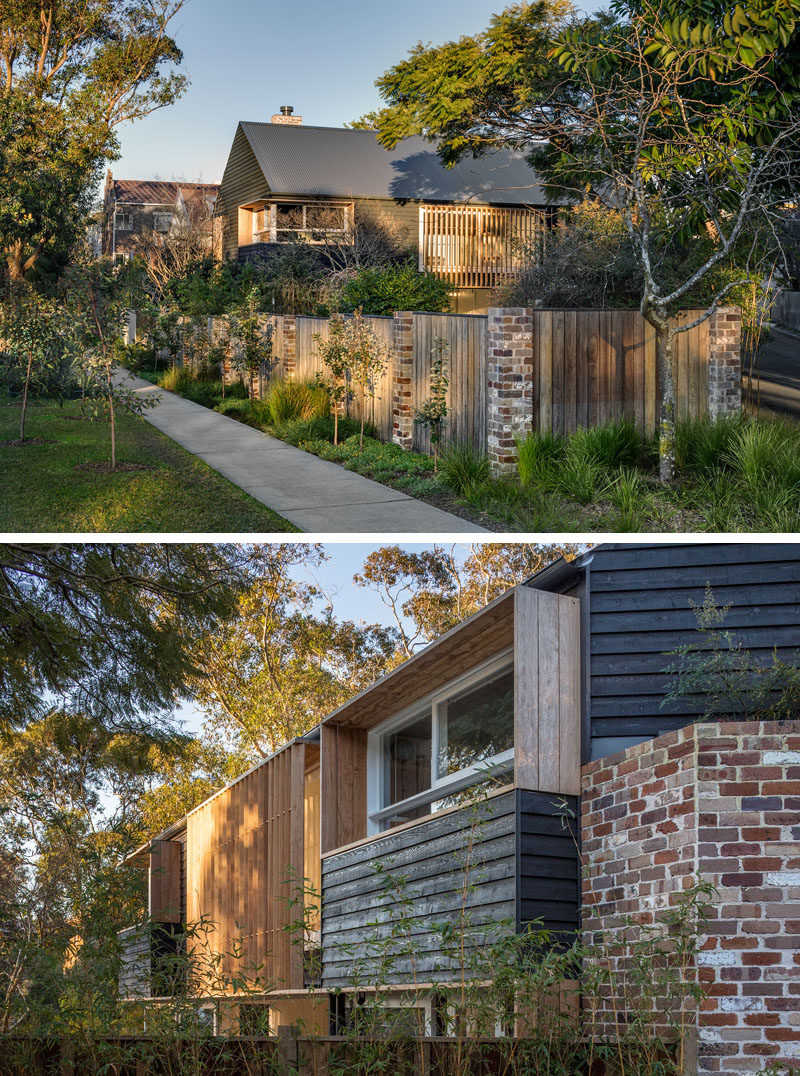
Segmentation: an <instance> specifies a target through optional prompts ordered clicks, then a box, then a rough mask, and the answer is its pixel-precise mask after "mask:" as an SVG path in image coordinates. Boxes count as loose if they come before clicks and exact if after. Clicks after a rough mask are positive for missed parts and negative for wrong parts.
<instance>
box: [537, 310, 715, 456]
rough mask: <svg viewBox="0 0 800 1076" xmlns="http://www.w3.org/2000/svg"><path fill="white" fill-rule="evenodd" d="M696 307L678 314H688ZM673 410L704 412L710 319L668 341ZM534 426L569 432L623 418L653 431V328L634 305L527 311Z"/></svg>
mask: <svg viewBox="0 0 800 1076" xmlns="http://www.w3.org/2000/svg"><path fill="white" fill-rule="evenodd" d="M700 313H701V311H698V310H687V311H684V312H682V313H681V314H679V315H677V318H678V319H680V320H683V321H693V320H694V319H695V318H696V317H698V316H699V314H700ZM673 349H674V350H673V361H674V371H675V417H676V418H677V419H684V418H691V417H696V416H702V415H705V414H707V413H708V349H709V341H708V322H707V321H705V322H702V323H701V324H700V325H698V326H696V327H695V328H694V329H689V330H687V331H686V332H683V333H679V334H678V335H677V336H676V337H675V338H674V342H673ZM533 368H534V369H533V414H532V416H531V417H532V426H533V428H534V429H538V430H542V431H545V430H552V431H553V432H554V433H571V432H572V431H573V430H575V429H577V428H578V427H579V426H594V425H601V424H602V423H604V422H608V421H611V420H612V419H620V418H629V419H632V420H633V421H634V422H636V424H637V425H638V426H640V427H641V428H643V429H644V430H645V432H646V433H647V434H648V435H650V436H654V435H655V432H656V426H657V423H658V411H659V403H658V401H659V384H658V375H657V370H656V340H655V331H654V330H653V328H652V326H651V325H649V324H648V323H647V322H646V321H645V320H644V318H643V317H642V315H641V314H640V313H639V311H638V310H536V309H535V310H534V311H533Z"/></svg>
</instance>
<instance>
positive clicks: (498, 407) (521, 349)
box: [486, 306, 533, 477]
mask: <svg viewBox="0 0 800 1076" xmlns="http://www.w3.org/2000/svg"><path fill="white" fill-rule="evenodd" d="M488 327H489V335H488V343H487V348H488V356H487V363H486V430H487V438H486V440H487V444H486V450H487V453H488V456H489V468H490V470H491V473H492V475H493V476H495V477H498V476H500V475H503V474H510V473H511V472H513V471H514V470H515V468H516V461H517V443H516V440H515V435H520V436H522V437H524V436H525V435H526V434H527V433H528V432H529V430H530V429H531V422H532V413H533V310H532V309H530V308H529V307H521V306H515V307H504V308H498V307H492V308H490V310H489V325H488Z"/></svg>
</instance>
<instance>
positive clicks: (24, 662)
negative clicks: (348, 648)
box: [0, 543, 251, 733]
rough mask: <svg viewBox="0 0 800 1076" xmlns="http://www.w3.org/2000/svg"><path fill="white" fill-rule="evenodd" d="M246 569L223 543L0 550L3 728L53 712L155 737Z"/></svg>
mask: <svg viewBox="0 0 800 1076" xmlns="http://www.w3.org/2000/svg"><path fill="white" fill-rule="evenodd" d="M250 562H251V554H250V552H249V551H248V550H244V551H243V550H240V549H238V548H236V547H234V546H230V545H216V546H215V545H210V544H207V545H166V544H153V545H144V544H142V545H136V544H120V543H115V544H96V545H95V544H93V545H80V544H69V545H67V544H64V545H32V544H27V545H26V544H11V543H8V544H5V545H2V546H0V654H2V658H3V666H2V680H0V729H8V728H24V727H25V726H26V725H28V724H29V723H30V722H31V721H33V720H36V719H38V718H41V717H42V716H44V715H45V714H46V713H48V712H49V711H50V710H52V709H53V708H56V707H60V708H61V709H63V710H65V711H67V712H71V713H76V714H83V715H86V716H87V717H89V718H91V720H92V721H93V722H94V723H95V724H96V725H97V726H98V727H102V728H106V729H112V730H115V731H143V730H148V729H149V730H151V731H153V732H155V733H157V732H158V729H159V727H161V726H160V725H159V724H158V721H159V719H161V718H163V717H165V716H166V715H169V714H170V713H171V712H172V710H173V708H174V706H175V704H176V702H177V700H178V699H179V698H180V697H181V696H182V695H185V693H186V691H187V685H188V683H189V682H190V680H191V679H192V678H193V677H195V676H196V675H197V672H198V666H197V661H196V658H195V654H194V648H195V643H196V642H197V640H198V638H200V637H201V636H202V635H203V634H204V633H205V632H208V631H209V630H212V631H213V630H217V629H218V628H219V627H220V626H221V625H222V624H223V623H224V621H225V620H226V619H228V618H229V617H231V616H232V615H233V614H234V613H235V610H236V604H235V603H236V595H237V592H238V589H239V588H240V587H241V586H242V585H243V584H244V582H245V578H246V575H247V572H248V570H249V565H250ZM150 719H156V723H155V724H152V723H151V721H150Z"/></svg>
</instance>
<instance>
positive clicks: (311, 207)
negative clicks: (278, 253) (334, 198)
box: [274, 202, 348, 243]
mask: <svg viewBox="0 0 800 1076" xmlns="http://www.w3.org/2000/svg"><path fill="white" fill-rule="evenodd" d="M274 212H275V217H274V219H275V242H279V243H280V242H283V241H285V240H286V239H289V238H290V237H291V235H297V234H300V235H302V236H303V238H304V239H305V240H306V241H310V242H313V241H314V240H315V239H323V238H324V237H325V236H326V235H328V234H329V233H337V232H345V231H346V230H347V219H348V217H347V213H348V207H347V206H345V205H334V204H331V203H329V202H311V203H308V204H305V205H302V204H299V203H297V202H277V203H276V204H275V206H274Z"/></svg>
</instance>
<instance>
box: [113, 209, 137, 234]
mask: <svg viewBox="0 0 800 1076" xmlns="http://www.w3.org/2000/svg"><path fill="white" fill-rule="evenodd" d="M123 220H124V221H127V224H125V225H123V224H122V221H123ZM114 228H115V229H116V231H118V232H132V231H133V213H125V212H120V210H119V209H116V210H114Z"/></svg>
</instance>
